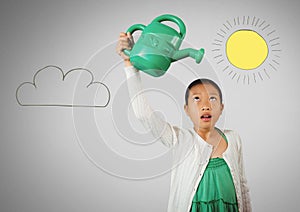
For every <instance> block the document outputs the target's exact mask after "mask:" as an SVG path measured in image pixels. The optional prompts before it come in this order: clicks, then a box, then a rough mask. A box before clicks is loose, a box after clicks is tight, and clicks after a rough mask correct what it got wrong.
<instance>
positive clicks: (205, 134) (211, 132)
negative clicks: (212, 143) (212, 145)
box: [194, 127, 216, 141]
mask: <svg viewBox="0 0 300 212" xmlns="http://www.w3.org/2000/svg"><path fill="white" fill-rule="evenodd" d="M194 130H195V131H196V132H197V134H198V135H199V136H200V137H201V138H202V139H203V140H204V141H208V140H209V139H210V138H212V137H214V136H215V135H216V129H215V127H212V128H207V129H201V128H198V129H197V128H195V127H194Z"/></svg>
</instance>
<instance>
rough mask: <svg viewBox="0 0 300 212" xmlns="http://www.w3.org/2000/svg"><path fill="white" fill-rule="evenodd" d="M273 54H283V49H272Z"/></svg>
mask: <svg viewBox="0 0 300 212" xmlns="http://www.w3.org/2000/svg"><path fill="white" fill-rule="evenodd" d="M272 52H281V49H272Z"/></svg>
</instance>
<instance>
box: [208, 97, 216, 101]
mask: <svg viewBox="0 0 300 212" xmlns="http://www.w3.org/2000/svg"><path fill="white" fill-rule="evenodd" d="M216 100H217V98H216V97H214V96H212V97H210V98H209V101H216Z"/></svg>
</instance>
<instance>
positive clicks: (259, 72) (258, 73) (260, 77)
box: [258, 72, 263, 81]
mask: <svg viewBox="0 0 300 212" xmlns="http://www.w3.org/2000/svg"><path fill="white" fill-rule="evenodd" d="M258 76H259V78H260V79H261V80H262V81H263V78H262V76H261V74H260V72H258Z"/></svg>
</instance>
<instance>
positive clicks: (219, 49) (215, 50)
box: [212, 49, 221, 52]
mask: <svg viewBox="0 0 300 212" xmlns="http://www.w3.org/2000/svg"><path fill="white" fill-rule="evenodd" d="M220 50H221V49H213V50H212V51H213V52H215V51H220Z"/></svg>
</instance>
